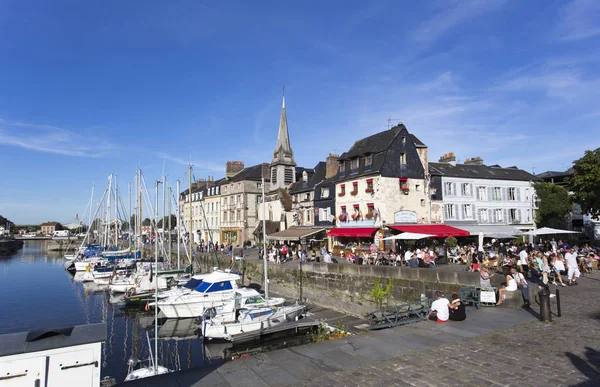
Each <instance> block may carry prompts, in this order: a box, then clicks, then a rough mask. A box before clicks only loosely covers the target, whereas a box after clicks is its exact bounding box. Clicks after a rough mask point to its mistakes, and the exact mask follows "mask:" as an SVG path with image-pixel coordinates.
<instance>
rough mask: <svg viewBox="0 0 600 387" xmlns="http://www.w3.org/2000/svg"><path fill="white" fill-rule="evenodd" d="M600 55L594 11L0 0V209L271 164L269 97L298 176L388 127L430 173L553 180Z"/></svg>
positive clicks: (599, 137) (566, 5)
mask: <svg viewBox="0 0 600 387" xmlns="http://www.w3.org/2000/svg"><path fill="white" fill-rule="evenodd" d="M417 3H418V4H417ZM599 49H600V1H595V0H579V1H562V0H560V1H558V0H527V1H517V0H512V1H511V0H482V1H467V0H463V1H454V0H443V1H423V2H413V1H394V0H392V1H378V0H374V1H369V2H364V1H354V0H344V1H302V2H282V1H269V0H265V1H258V2H250V1H234V0H231V1H222V2H215V1H201V0H194V1H176V0H173V1H169V2H164V1H150V0H147V1H134V0H132V1H111V0H105V1H101V2H89V1H77V0H73V1H63V0H54V1H51V2H49V1H43V0H39V1H30V0H0V215H3V216H5V217H7V218H9V219H11V220H12V221H13V222H15V223H17V224H31V223H41V222H44V221H49V220H53V221H59V222H63V223H70V222H73V221H74V218H75V214H76V213H79V214H82V212H83V211H84V209H85V207H86V205H87V203H88V200H89V197H90V194H91V190H92V186H94V187H95V192H96V193H97V195H96V196H97V198H96V199H95V200H96V202H97V201H98V200H99V195H100V194H101V192H102V190H104V187H105V186H106V184H107V178H108V175H109V174H111V173H113V174H115V175H116V176H117V177H118V181H119V183H120V186H121V189H122V192H125V191H126V186H127V182H128V181H133V178H134V175H135V171H136V168H137V167H140V168H141V169H142V171H143V173H144V176H145V178H146V181H147V182H150V183H149V184H150V185H151V184H152V183H151V182H152V181H154V180H156V179H159V178H160V176H162V175H163V174H164V175H166V176H167V181H168V182H169V185H170V186H172V187H175V181H176V180H177V179H180V180H181V181H182V184H183V185H185V184H187V183H186V182H187V175H186V173H187V172H186V171H187V165H188V164H190V162H191V163H192V165H193V168H194V176H195V177H196V178H206V177H207V176H214V177H215V179H218V178H220V177H222V176H223V175H224V173H225V163H226V161H227V160H240V161H243V162H244V163H245V165H246V166H250V165H255V164H258V163H261V162H270V160H271V157H272V152H273V149H274V147H275V142H276V139H277V129H278V124H279V116H280V111H281V94H282V87H283V85H285V99H286V110H287V117H288V126H289V131H290V141H291V145H292V148H293V150H294V155H295V159H296V162H297V163H298V165H299V166H303V167H313V166H314V165H315V164H316V163H317V162H319V161H321V160H324V159H325V158H326V157H327V155H328V154H329V153H342V152H344V151H347V150H348V149H349V148H350V147H351V146H352V144H353V143H354V142H355V141H357V140H359V139H361V138H364V137H366V136H369V135H371V134H374V133H377V132H380V131H382V130H386V129H388V128H389V126H390V124H391V125H395V124H397V123H398V122H402V123H404V125H406V127H407V128H408V130H409V131H410V132H411V133H413V134H415V135H416V136H417V137H418V138H419V139H420V140H421V141H423V142H424V143H425V144H427V145H428V147H429V157H430V160H433V161H437V159H438V158H439V157H440V156H441V155H443V154H444V153H447V152H454V153H455V154H456V156H457V158H458V160H459V161H461V160H464V159H466V158H468V157H474V156H481V157H482V158H483V159H484V163H486V164H490V165H491V164H500V165H501V166H513V165H516V166H518V167H519V168H522V169H524V170H527V171H529V172H535V173H541V172H543V171H546V170H565V169H567V168H568V167H569V166H570V165H571V164H572V162H573V160H576V159H577V158H579V157H581V156H582V155H583V153H584V151H585V150H591V149H595V148H597V147H599V146H600V125H599V124H598V122H599V121H600V109H599V108H598V106H600V105H599V104H598V101H599V100H600V73H599V71H598V70H599V68H600V50H599ZM125 200H127V199H125Z"/></svg>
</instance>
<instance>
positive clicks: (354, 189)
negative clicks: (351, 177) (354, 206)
mask: <svg viewBox="0 0 600 387" xmlns="http://www.w3.org/2000/svg"><path fill="white" fill-rule="evenodd" d="M357 193H358V181H353V182H352V192H350V195H356V194H357Z"/></svg>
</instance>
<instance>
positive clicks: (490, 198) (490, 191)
mask: <svg viewBox="0 0 600 387" xmlns="http://www.w3.org/2000/svg"><path fill="white" fill-rule="evenodd" d="M487 192H488V195H487V200H492V199H493V196H492V195H493V194H494V189H493V188H492V187H487Z"/></svg>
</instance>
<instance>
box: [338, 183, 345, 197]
mask: <svg viewBox="0 0 600 387" xmlns="http://www.w3.org/2000/svg"><path fill="white" fill-rule="evenodd" d="M345 194H346V184H342V185H340V193H339V194H338V195H339V196H344V195H345Z"/></svg>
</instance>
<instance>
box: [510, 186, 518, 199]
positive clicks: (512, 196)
mask: <svg viewBox="0 0 600 387" xmlns="http://www.w3.org/2000/svg"><path fill="white" fill-rule="evenodd" d="M516 190H517V189H516V188H512V187H511V188H509V189H508V200H517V192H516Z"/></svg>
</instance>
